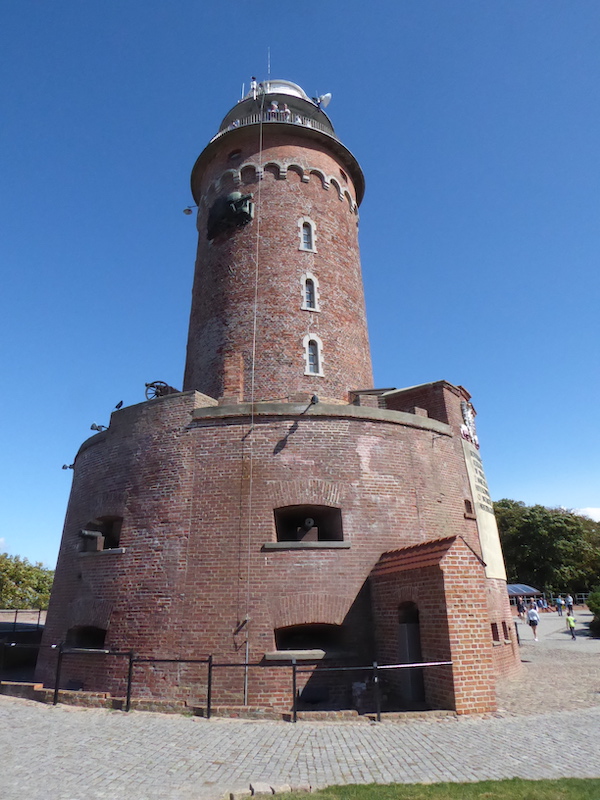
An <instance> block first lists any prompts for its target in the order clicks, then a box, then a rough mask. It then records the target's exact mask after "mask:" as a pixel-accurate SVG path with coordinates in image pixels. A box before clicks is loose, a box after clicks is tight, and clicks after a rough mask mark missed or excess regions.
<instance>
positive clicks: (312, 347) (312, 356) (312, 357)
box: [307, 339, 321, 375]
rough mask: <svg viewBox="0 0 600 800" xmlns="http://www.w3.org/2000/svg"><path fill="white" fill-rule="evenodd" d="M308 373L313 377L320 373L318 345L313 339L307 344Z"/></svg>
mask: <svg viewBox="0 0 600 800" xmlns="http://www.w3.org/2000/svg"><path fill="white" fill-rule="evenodd" d="M307 355H308V371H309V372H310V373H312V374H313V375H318V374H319V372H320V371H321V370H320V369H319V345H318V344H317V343H316V342H315V340H314V339H311V340H310V341H309V343H308V353H307Z"/></svg>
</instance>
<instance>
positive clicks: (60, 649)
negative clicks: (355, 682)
mask: <svg viewBox="0 0 600 800" xmlns="http://www.w3.org/2000/svg"><path fill="white" fill-rule="evenodd" d="M41 647H42V646H41V645H36V644H18V643H15V642H0V676H1V675H2V671H3V668H4V661H5V651H6V649H7V648H27V649H37V650H39V649H41ZM45 647H47V648H49V649H51V650H56V651H57V659H56V669H55V675H54V690H53V696H52V703H53V705H57V704H58V700H59V693H60V683H61V676H62V672H63V666H64V659H65V658H66V657H68V656H71V655H78V656H81V655H83V656H90V657H92V656H96V657H97V656H100V655H101V656H105V657H106V656H108V657H112V658H123V659H127V689H126V695H125V705H124V710H125V711H130V710H131V703H132V697H133V686H134V674H135V668H136V666H138V665H142V664H147V665H154V664H206V666H207V672H206V718H207V719H210V717H211V715H212V711H213V701H212V694H213V683H214V674H215V670H219V669H232V668H237V669H243V670H244V674H245V676H246V675H247V673H248V670H249V669H251V668H252V669H254V668H258V669H264V668H268V669H272V668H277V669H287V670H289V671H290V690H291V696H292V698H291V699H292V712H291V720H292V722H297V720H298V703H299V699H300V693H299V691H298V675H299V674H304V673H307V674H308V673H310V674H314V672H315V664H316V663H317V662H310V663H313V666H312V667H308V666H306V665H307V664H308V663H309V662H306V661H302V662H301V664H300V665H299V664H298V662H297V660H296V659H295V658H292V659H290V663H286V664H277V663H275V664H274V663H272V662H268V663H264V662H262V661H261V662H240V663H231V662H223V663H218V662H215V661H214V659H213V656H212V655H209V656H206V657H205V658H195V659H186V658H141V657H138V656H136V655H135V653H134V652H133V651H132V650H128V651H117V650H98V649H88V648H83V647H67V646H65V645H64V643H61V644H58V645H45ZM451 665H452V661H419V662H414V663H410V664H378V663H377V661H374V662H373V663H372V664H369V665H366V666H337V667H326V666H323V664H322V662H318V672H319V675H322V674H323V673H329V672H357V673H363V674H364V673H368V674H369V676H370V682H371V684H372V687H373V695H374V701H375V717H376V719H377V721H378V722H380V721H381V676H382V673H385V672H386V671H387V670H405V669H423V668H425V667H441V666H451ZM245 680H246V678H245Z"/></svg>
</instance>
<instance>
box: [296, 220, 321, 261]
mask: <svg viewBox="0 0 600 800" xmlns="http://www.w3.org/2000/svg"><path fill="white" fill-rule="evenodd" d="M298 233H299V236H300V243H299V249H300V250H306V251H308V252H309V253H316V252H317V248H316V239H317V234H316V225H315V223H314V222H313V221H312V219H310V217H302V218H301V219H299V220H298Z"/></svg>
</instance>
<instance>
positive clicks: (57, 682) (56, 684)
mask: <svg viewBox="0 0 600 800" xmlns="http://www.w3.org/2000/svg"><path fill="white" fill-rule="evenodd" d="M62 660H63V643H62V642H61V643H60V644H59V645H58V658H57V659H56V675H55V676H54V696H53V698H52V705H53V706H55V705H57V704H58V687H59V686H60V670H61V668H62Z"/></svg>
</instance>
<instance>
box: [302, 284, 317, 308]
mask: <svg viewBox="0 0 600 800" xmlns="http://www.w3.org/2000/svg"><path fill="white" fill-rule="evenodd" d="M304 305H305V307H306V308H310V309H314V308H315V305H316V294H315V282H314V281H313V279H312V278H307V279H306V283H305V284H304Z"/></svg>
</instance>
